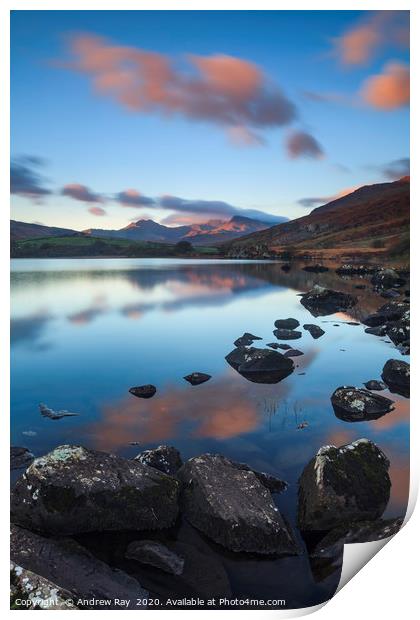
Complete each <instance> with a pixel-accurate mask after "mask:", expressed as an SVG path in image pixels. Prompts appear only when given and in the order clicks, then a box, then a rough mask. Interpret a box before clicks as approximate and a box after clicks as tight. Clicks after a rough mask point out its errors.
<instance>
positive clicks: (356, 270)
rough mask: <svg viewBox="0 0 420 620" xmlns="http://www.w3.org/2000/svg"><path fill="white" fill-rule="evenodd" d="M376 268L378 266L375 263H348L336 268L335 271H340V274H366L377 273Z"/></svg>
mask: <svg viewBox="0 0 420 620" xmlns="http://www.w3.org/2000/svg"><path fill="white" fill-rule="evenodd" d="M376 270H377V267H374V266H373V265H352V264H349V263H347V264H346V265H341V267H339V268H338V269H336V270H335V273H338V275H339V276H355V275H356V276H364V275H366V274H369V273H375V271H376Z"/></svg>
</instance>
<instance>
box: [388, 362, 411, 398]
mask: <svg viewBox="0 0 420 620" xmlns="http://www.w3.org/2000/svg"><path fill="white" fill-rule="evenodd" d="M382 379H383V380H384V381H385V383H386V384H387V386H388V387H389V389H390V391H391V392H395V393H396V394H401V396H406V397H407V398H408V397H409V396H410V364H408V363H407V362H404V361H403V360H388V361H387V362H386V364H385V366H384V367H383V370H382Z"/></svg>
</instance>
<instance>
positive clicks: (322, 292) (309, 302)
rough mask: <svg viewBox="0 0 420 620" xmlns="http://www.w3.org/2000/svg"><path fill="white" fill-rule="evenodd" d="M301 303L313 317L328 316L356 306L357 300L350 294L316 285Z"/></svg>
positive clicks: (304, 296) (302, 298)
mask: <svg viewBox="0 0 420 620" xmlns="http://www.w3.org/2000/svg"><path fill="white" fill-rule="evenodd" d="M300 303H301V304H302V305H303V306H304V307H305V308H306V309H307V310H309V312H310V313H311V314H312V316H327V315H328V314H334V313H335V312H339V311H341V310H347V309H348V308H351V307H353V306H355V305H356V304H357V298H356V297H354V296H353V295H350V294H349V293H342V292H340V291H334V290H331V289H327V288H324V287H322V286H318V285H316V286H314V288H313V289H312V290H311V291H309V292H308V293H305V295H303V297H301V299H300Z"/></svg>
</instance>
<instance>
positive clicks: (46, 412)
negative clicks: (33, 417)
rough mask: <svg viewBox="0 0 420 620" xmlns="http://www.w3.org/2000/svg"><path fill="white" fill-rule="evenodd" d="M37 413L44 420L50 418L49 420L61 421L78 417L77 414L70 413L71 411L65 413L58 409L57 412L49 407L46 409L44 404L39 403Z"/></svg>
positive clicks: (64, 410) (63, 410)
mask: <svg viewBox="0 0 420 620" xmlns="http://www.w3.org/2000/svg"><path fill="white" fill-rule="evenodd" d="M39 411H40V413H41V415H42V417H44V418H50V420H61V418H72V417H74V416H78V415H80V414H79V413H72V412H71V411H67V409H60V410H59V411H55V410H54V409H51V408H50V407H47V405H45V404H44V403H39Z"/></svg>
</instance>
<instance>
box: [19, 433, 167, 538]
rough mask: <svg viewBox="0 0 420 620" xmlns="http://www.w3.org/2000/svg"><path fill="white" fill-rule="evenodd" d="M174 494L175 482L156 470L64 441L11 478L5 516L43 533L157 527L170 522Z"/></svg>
mask: <svg viewBox="0 0 420 620" xmlns="http://www.w3.org/2000/svg"><path fill="white" fill-rule="evenodd" d="M178 495H179V482H178V481H177V480H175V478H172V477H171V476H168V475H166V474H164V473H162V472H160V471H158V470H157V469H153V468H152V467H147V466H146V465H142V464H141V463H139V462H138V461H134V460H128V459H124V458H121V457H119V456H115V455H113V454H107V453H105V452H98V451H97V450H90V449H87V448H83V447H81V446H69V445H64V446H59V447H58V448H55V449H54V450H53V451H52V452H50V453H49V454H47V455H46V456H43V457H40V458H37V459H35V461H34V462H33V463H32V465H30V466H29V467H28V469H27V470H26V472H25V473H24V474H23V476H22V477H21V478H20V479H19V480H18V481H17V482H16V485H15V487H14V489H13V494H12V500H11V512H12V517H11V521H12V523H16V524H17V525H21V526H22V527H28V528H29V527H30V528H31V529H33V530H35V531H37V532H41V533H46V534H48V535H56V534H58V535H65V534H77V533H82V532H100V531H112V530H146V529H150V530H154V529H161V528H166V527H169V526H171V525H172V524H173V523H174V521H175V519H176V517H177V515H178Z"/></svg>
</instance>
